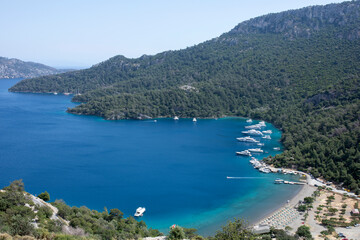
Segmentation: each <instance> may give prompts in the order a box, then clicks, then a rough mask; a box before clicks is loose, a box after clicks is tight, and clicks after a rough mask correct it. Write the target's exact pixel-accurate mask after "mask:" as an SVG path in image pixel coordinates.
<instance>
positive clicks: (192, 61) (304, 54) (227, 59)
mask: <svg viewBox="0 0 360 240" xmlns="http://www.w3.org/2000/svg"><path fill="white" fill-rule="evenodd" d="M359 75H360V1H351V2H344V3H340V4H329V5H326V6H313V7H307V8H303V9H299V10H291V11H286V12H282V13H277V14H268V15H265V16H262V17H258V18H254V19H250V20H248V21H245V22H243V23H240V24H239V25H237V26H236V27H235V28H234V29H232V30H231V31H230V32H228V33H225V34H223V35H221V36H220V37H218V38H214V39H212V40H209V41H207V42H204V43H201V44H198V45H196V46H193V47H189V48H187V49H184V50H179V51H167V52H163V53H159V54H157V55H154V56H145V55H144V56H142V57H140V58H138V59H128V58H125V57H123V56H115V57H113V58H111V59H109V60H107V61H104V62H102V63H99V64H97V65H95V66H93V67H91V68H89V69H86V70H81V71H75V72H69V73H65V74H59V75H53V76H45V77H40V78H34V79H26V80H23V81H21V82H20V83H18V84H16V85H15V86H13V87H12V88H11V89H10V91H14V92H55V91H56V92H72V93H74V94H75V93H81V94H76V95H75V96H74V98H73V101H76V102H82V103H81V104H80V105H78V106H77V107H75V108H72V109H68V112H70V113H74V114H85V115H96V116H101V117H103V118H105V119H109V120H117V119H129V118H130V119H144V118H154V117H173V116H179V117H203V118H207V117H222V116H228V115H232V116H244V117H251V118H257V119H264V120H267V121H269V122H272V123H274V124H275V125H276V126H277V127H279V128H280V129H281V130H282V131H283V136H282V142H283V143H284V146H285V148H286V151H284V153H283V154H280V155H277V156H275V157H269V158H268V159H266V161H268V162H270V163H273V164H274V165H276V166H286V167H293V168H298V169H300V170H303V171H307V172H309V173H311V174H313V175H314V176H316V177H319V176H323V177H325V178H326V179H327V180H330V181H334V182H336V183H339V184H343V186H346V187H348V188H349V189H351V190H352V191H355V192H357V193H359V187H360V111H359V110H360V109H359V108H360V105H359V103H360V102H359V101H360V89H359V87H360V76H359Z"/></svg>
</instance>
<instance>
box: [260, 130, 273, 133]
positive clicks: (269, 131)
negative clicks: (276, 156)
mask: <svg viewBox="0 0 360 240" xmlns="http://www.w3.org/2000/svg"><path fill="white" fill-rule="evenodd" d="M262 132H263V133H266V134H272V131H271V130H265V131H262Z"/></svg>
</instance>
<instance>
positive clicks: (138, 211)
mask: <svg viewBox="0 0 360 240" xmlns="http://www.w3.org/2000/svg"><path fill="white" fill-rule="evenodd" d="M145 211H146V208H144V207H138V208H137V209H136V212H135V214H134V216H135V217H142V216H143V215H144V212H145Z"/></svg>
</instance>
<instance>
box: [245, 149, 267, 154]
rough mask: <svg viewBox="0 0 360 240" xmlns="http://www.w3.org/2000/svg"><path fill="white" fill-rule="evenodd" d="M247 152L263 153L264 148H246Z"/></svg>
mask: <svg viewBox="0 0 360 240" xmlns="http://www.w3.org/2000/svg"><path fill="white" fill-rule="evenodd" d="M248 151H249V152H254V153H263V152H264V150H262V149H261V148H251V149H248Z"/></svg>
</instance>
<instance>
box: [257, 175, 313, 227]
mask: <svg viewBox="0 0 360 240" xmlns="http://www.w3.org/2000/svg"><path fill="white" fill-rule="evenodd" d="M301 174H304V173H301ZM305 175H306V176H307V184H305V185H303V187H302V188H301V190H300V191H299V192H298V193H297V194H296V195H295V196H294V197H293V198H292V199H290V200H289V202H288V203H285V204H284V205H282V206H281V207H279V208H278V209H276V210H275V211H273V212H272V213H270V214H268V215H267V216H266V217H264V218H263V219H261V220H260V221H258V222H256V223H255V224H254V226H256V225H268V226H272V227H275V228H277V229H285V227H286V226H289V227H290V228H291V229H292V230H290V232H295V231H296V230H297V228H298V227H299V226H301V225H302V224H303V220H302V213H300V212H298V211H297V210H296V206H297V204H298V203H299V201H302V200H304V198H305V197H309V196H311V195H312V193H313V192H314V191H315V190H316V189H317V188H316V187H314V186H312V185H310V184H309V180H310V176H308V175H307V174H305Z"/></svg>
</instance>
